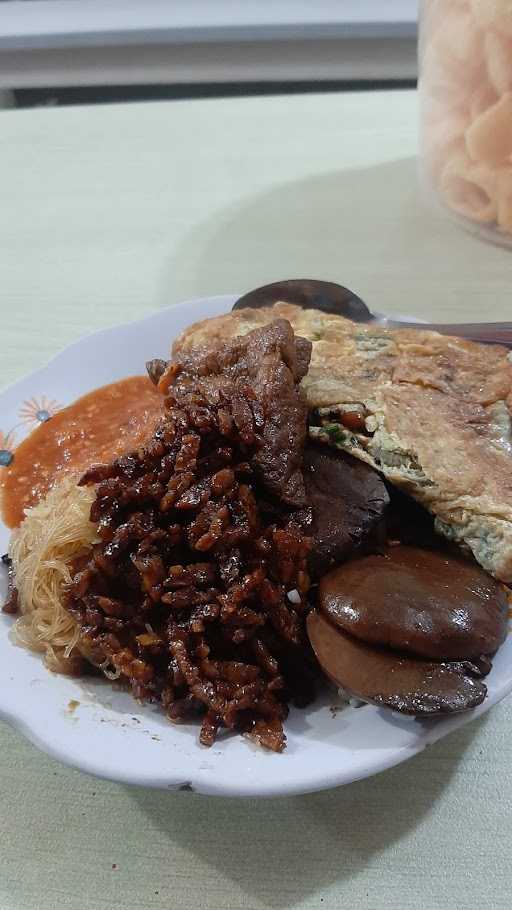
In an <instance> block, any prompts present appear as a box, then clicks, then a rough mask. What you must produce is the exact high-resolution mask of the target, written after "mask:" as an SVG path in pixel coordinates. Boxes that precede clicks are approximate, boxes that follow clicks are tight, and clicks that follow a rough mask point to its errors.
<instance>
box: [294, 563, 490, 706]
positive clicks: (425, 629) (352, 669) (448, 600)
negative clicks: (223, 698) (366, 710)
mask: <svg viewBox="0 0 512 910" xmlns="http://www.w3.org/2000/svg"><path fill="white" fill-rule="evenodd" d="M507 613H508V604H507V599H506V596H505V592H504V591H503V590H502V587H501V586H500V585H499V584H498V583H497V582H496V581H494V579H492V578H491V577H490V576H488V575H487V574H486V573H485V572H484V571H483V570H482V569H480V568H479V567H478V566H477V565H476V564H474V563H472V562H469V561H467V560H465V559H464V558H462V557H461V556H457V555H455V556H454V555H451V554H448V553H445V552H439V551H435V550H422V549H419V548H417V547H408V546H397V547H389V548H386V549H385V550H384V551H383V553H382V554H381V555H368V556H363V557H361V558H359V559H356V560H354V561H352V562H349V563H347V564H346V565H344V566H342V567H338V568H337V569H335V570H333V571H332V572H330V573H328V574H327V575H326V576H325V577H324V578H323V579H322V581H321V583H320V588H319V593H318V610H317V611H314V612H312V613H311V614H310V616H309V617H308V633H309V637H310V641H311V644H312V646H313V649H314V651H315V653H316V656H317V658H318V661H319V663H320V665H321V667H322V668H323V670H324V672H325V673H326V674H327V676H329V678H330V679H331V680H333V682H335V683H336V685H338V686H340V687H342V688H343V689H344V690H346V691H347V692H349V693H351V694H353V695H355V696H357V697H359V698H362V699H363V700H365V701H369V702H373V703H374V704H377V705H385V706H387V707H390V708H393V709H394V710H396V711H400V712H402V713H404V714H413V715H432V714H446V713H452V712H457V711H464V710H467V709H468V708H473V707H475V706H476V705H478V704H480V702H482V701H483V700H484V698H485V695H486V691H487V690H486V687H485V685H484V684H483V683H482V682H481V680H480V679H479V678H478V677H481V676H483V675H485V674H486V673H487V672H488V671H489V669H490V666H491V664H490V660H489V657H490V656H492V655H493V654H494V653H495V651H496V650H497V649H498V647H499V645H500V644H501V643H502V641H503V640H504V638H505V635H506V630H507Z"/></svg>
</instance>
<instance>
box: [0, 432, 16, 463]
mask: <svg viewBox="0 0 512 910" xmlns="http://www.w3.org/2000/svg"><path fill="white" fill-rule="evenodd" d="M14 439H15V435H14V430H9V432H8V433H2V431H1V430H0V467H3V468H7V467H9V465H10V464H11V463H12V460H13V458H14Z"/></svg>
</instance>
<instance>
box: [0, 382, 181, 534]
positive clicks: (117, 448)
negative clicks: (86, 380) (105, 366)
mask: <svg viewBox="0 0 512 910" xmlns="http://www.w3.org/2000/svg"><path fill="white" fill-rule="evenodd" d="M163 405H164V399H163V396H162V395H161V394H160V392H158V391H157V390H156V388H155V386H154V385H153V383H152V382H151V381H150V379H148V377H147V376H130V377H128V379H121V380H120V381H119V382H113V383H111V384H110V385H106V386H101V388H99V389H95V390H94V391H93V392H89V394H87V395H84V396H83V397H82V398H79V399H78V400H77V401H75V402H74V403H73V404H71V405H69V407H67V408H63V409H62V411H59V412H58V413H57V414H55V416H54V417H52V418H51V419H50V420H48V421H47V422H46V423H43V424H41V426H39V427H38V428H37V429H36V430H34V432H33V433H31V434H30V436H28V437H27V439H25V440H24V441H23V442H22V443H21V444H20V445H19V446H18V447H17V449H16V451H15V457H14V461H13V462H12V465H10V467H9V468H8V469H7V470H6V471H5V472H4V476H3V479H2V494H3V495H2V513H3V520H4V522H5V524H6V525H7V526H8V527H10V528H14V527H16V526H17V525H19V524H20V522H21V521H22V520H23V517H24V515H23V510H24V509H26V508H27V507H29V506H33V505H35V503H36V502H38V501H39V500H40V499H41V498H42V497H43V496H45V495H46V493H47V492H48V490H49V489H50V487H51V486H52V484H53V483H54V481H55V480H60V479H61V478H62V477H64V475H66V474H71V473H80V472H81V471H85V469H86V468H88V467H90V466H91V465H92V464H94V463H98V462H105V461H111V460H112V458H116V457H117V456H118V455H122V454H124V453H125V452H129V451H131V450H132V449H135V448H137V447H138V446H139V445H141V443H143V442H145V441H146V440H147V439H148V438H149V437H150V436H151V435H152V433H153V430H154V428H155V426H156V424H157V422H158V420H159V418H160V417H161V416H162V413H163Z"/></svg>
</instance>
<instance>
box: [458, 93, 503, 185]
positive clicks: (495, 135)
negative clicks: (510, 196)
mask: <svg viewBox="0 0 512 910" xmlns="http://www.w3.org/2000/svg"><path fill="white" fill-rule="evenodd" d="M466 148H467V150H468V153H469V155H470V157H471V158H472V159H473V160H474V161H478V162H483V163H484V164H488V165H491V166H493V167H497V166H499V165H502V164H505V163H506V162H507V161H508V160H509V159H510V158H511V156H512V92H507V93H506V94H505V95H503V96H502V97H501V98H500V99H499V101H497V102H496V104H493V105H492V107H490V108H488V109H487V110H486V111H484V112H483V113H482V114H480V116H479V117H477V118H476V119H475V120H474V121H473V123H472V124H471V126H470V127H469V128H468V130H467V131H466Z"/></svg>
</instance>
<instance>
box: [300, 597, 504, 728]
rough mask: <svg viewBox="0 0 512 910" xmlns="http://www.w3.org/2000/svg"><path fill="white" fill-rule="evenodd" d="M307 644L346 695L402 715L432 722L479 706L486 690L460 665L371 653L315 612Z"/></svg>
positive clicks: (379, 650)
mask: <svg viewBox="0 0 512 910" xmlns="http://www.w3.org/2000/svg"><path fill="white" fill-rule="evenodd" d="M307 630H308V635H309V640H310V642H311V645H312V647H313V650H314V652H315V654H316V657H317V660H318V662H319V664H320V666H321V668H322V670H323V671H324V673H325V674H326V675H327V676H328V677H329V679H330V680H331V681H332V682H333V683H335V685H337V686H338V687H341V688H342V689H344V690H345V691H346V692H347V693H349V694H350V695H354V696H356V697H357V698H361V699H362V700H363V701H368V702H371V703H372V704H375V705H379V706H381V707H386V708H391V709H392V710H394V711H399V712H400V713H402V714H411V715H414V716H417V717H431V716H435V715H441V714H453V713H457V712H460V711H467V710H468V709H469V708H475V707H476V706H477V705H479V704H481V703H482V702H483V700H484V698H485V696H486V694H487V688H486V686H485V685H484V684H483V683H482V682H481V681H480V680H479V679H474V678H472V677H470V676H468V675H466V673H464V669H463V667H462V666H461V664H457V663H455V664H450V663H435V662H433V661H425V660H418V659H417V658H414V657H406V656H404V655H401V654H395V653H393V652H392V651H385V650H384V649H382V648H373V647H371V646H370V645H366V644H364V643H363V642H361V641H358V640H357V639H356V638H352V636H351V635H347V634H346V633H345V632H342V631H341V630H340V629H335V628H334V626H333V625H331V623H330V622H329V621H328V620H327V619H326V618H325V617H324V616H322V614H321V613H318V612H317V611H316V610H314V611H312V612H311V613H310V614H309V616H308V618H307Z"/></svg>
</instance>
